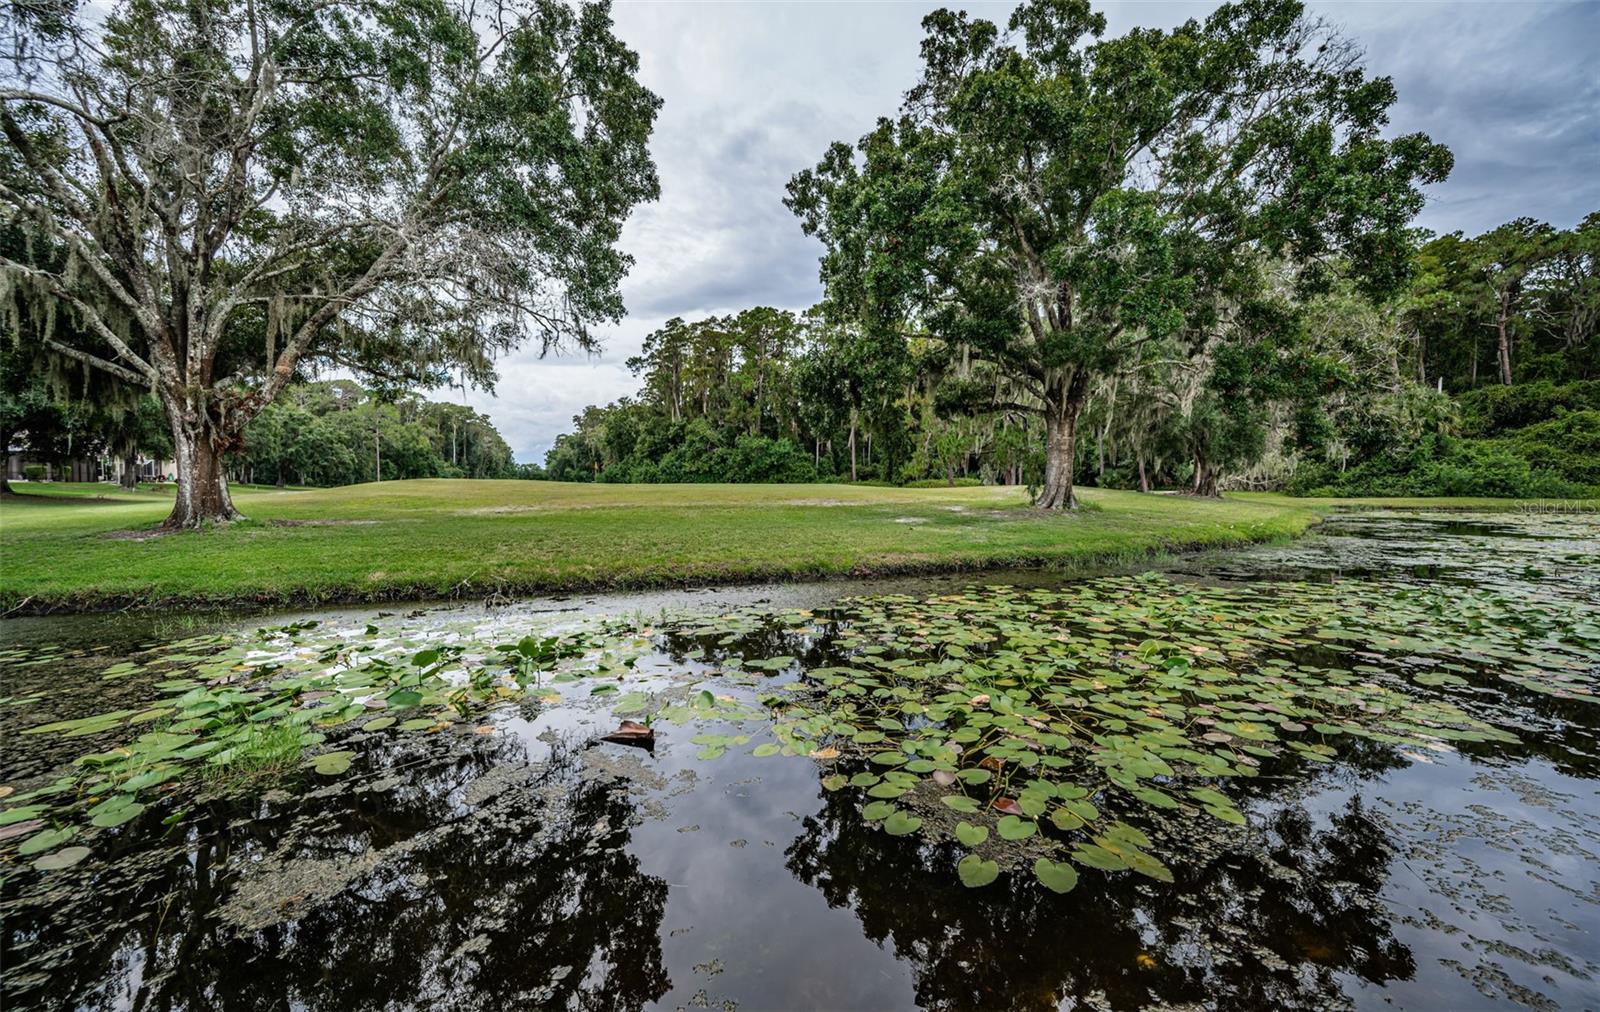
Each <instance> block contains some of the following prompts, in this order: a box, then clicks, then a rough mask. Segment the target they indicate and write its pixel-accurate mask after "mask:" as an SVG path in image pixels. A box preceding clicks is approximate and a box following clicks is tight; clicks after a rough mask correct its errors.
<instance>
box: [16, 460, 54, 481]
mask: <svg viewBox="0 0 1600 1012" xmlns="http://www.w3.org/2000/svg"><path fill="white" fill-rule="evenodd" d="M49 473H50V469H49V468H48V467H45V466H44V465H43V464H24V465H22V476H23V477H24V478H26V479H28V480H29V481H44V477H45V475H47V474H49Z"/></svg>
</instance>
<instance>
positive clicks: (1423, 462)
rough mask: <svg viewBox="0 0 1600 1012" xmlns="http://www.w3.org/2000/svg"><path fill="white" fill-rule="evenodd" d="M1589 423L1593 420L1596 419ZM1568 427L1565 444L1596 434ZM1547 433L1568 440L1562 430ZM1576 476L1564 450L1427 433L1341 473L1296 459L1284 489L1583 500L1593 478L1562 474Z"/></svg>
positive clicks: (1546, 445)
mask: <svg viewBox="0 0 1600 1012" xmlns="http://www.w3.org/2000/svg"><path fill="white" fill-rule="evenodd" d="M1584 414H1590V413H1589V412H1585V413H1584ZM1591 424H1596V425H1600V419H1597V420H1596V421H1595V423H1591ZM1572 428H1573V430H1574V431H1573V432H1572V433H1571V434H1570V439H1571V445H1583V442H1584V440H1586V439H1596V438H1600V429H1595V430H1591V429H1589V428H1587V427H1586V426H1585V425H1584V424H1575V425H1574V426H1573V427H1572ZM1555 436H1559V438H1569V434H1566V433H1561V434H1555ZM1555 436H1553V437H1552V438H1555ZM1529 447H1537V448H1538V452H1537V453H1535V452H1531V451H1530V449H1529ZM1584 473H1587V472H1586V469H1585V468H1583V467H1573V466H1572V461H1571V460H1570V459H1566V458H1565V451H1564V449H1562V448H1561V447H1560V446H1558V445H1555V444H1552V443H1548V442H1542V443H1530V444H1528V446H1519V445H1517V444H1516V443H1515V441H1512V440H1494V439H1478V440H1460V439H1452V438H1450V437H1448V436H1427V437H1424V438H1423V439H1422V440H1421V441H1419V442H1418V443H1417V444H1416V445H1415V446H1413V447H1412V448H1411V449H1410V450H1409V451H1405V452H1396V453H1387V454H1383V455H1380V456H1377V457H1374V458H1372V459H1371V460H1367V461H1364V462H1362V463H1361V464H1359V465H1358V466H1356V467H1352V468H1350V469H1349V470H1347V471H1344V472H1342V473H1341V472H1338V471H1335V470H1334V469H1333V468H1332V467H1331V466H1330V465H1328V464H1324V463H1307V464H1302V465H1301V466H1300V468H1298V469H1297V470H1296V472H1295V475H1294V477H1293V478H1292V479H1291V480H1290V482H1289V485H1288V488H1289V491H1291V492H1293V493H1294V494H1296V495H1313V496H1315V495H1323V496H1363V497H1364V496H1496V497H1505V498H1517V499H1556V498H1583V497H1587V496H1590V495H1593V494H1595V492H1596V490H1595V488H1594V487H1593V483H1592V482H1589V481H1585V480H1575V479H1574V478H1573V477H1569V474H1571V475H1582V474H1584Z"/></svg>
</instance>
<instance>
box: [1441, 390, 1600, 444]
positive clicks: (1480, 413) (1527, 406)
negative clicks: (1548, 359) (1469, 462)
mask: <svg viewBox="0 0 1600 1012" xmlns="http://www.w3.org/2000/svg"><path fill="white" fill-rule="evenodd" d="M1457 401H1458V403H1459V404H1460V405H1461V415H1462V423H1463V424H1462V432H1463V434H1464V435H1468V436H1492V435H1499V434H1503V433H1504V432H1505V431H1506V430H1508V429H1520V428H1523V427H1524V426H1528V425H1535V424H1537V423H1539V422H1543V421H1547V420H1549V419H1553V418H1556V417H1558V416H1560V415H1562V414H1565V413H1566V412H1569V411H1600V380H1578V381H1576V382H1573V383H1566V384H1560V385H1558V384H1555V383H1551V382H1550V381H1549V380H1539V381H1537V382H1534V383H1518V384H1516V385H1514V386H1509V387H1507V386H1486V387H1479V388H1477V389H1476V390H1469V391H1467V392H1466V393H1464V394H1462V395H1461V396H1460V397H1458V398H1457Z"/></svg>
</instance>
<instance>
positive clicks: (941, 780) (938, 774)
mask: <svg viewBox="0 0 1600 1012" xmlns="http://www.w3.org/2000/svg"><path fill="white" fill-rule="evenodd" d="M933 782H934V783H936V784H938V785H939V786H940V787H949V786H950V785H951V784H953V783H955V782H956V775H955V774H954V773H951V772H950V771H949V770H934V771H933Z"/></svg>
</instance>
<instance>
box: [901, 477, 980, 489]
mask: <svg viewBox="0 0 1600 1012" xmlns="http://www.w3.org/2000/svg"><path fill="white" fill-rule="evenodd" d="M982 484H983V482H982V481H980V480H979V479H977V478H957V479H955V480H954V481H947V480H946V479H944V478H919V479H917V480H916V481H908V482H906V488H978V487H979V486H981V485H982Z"/></svg>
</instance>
